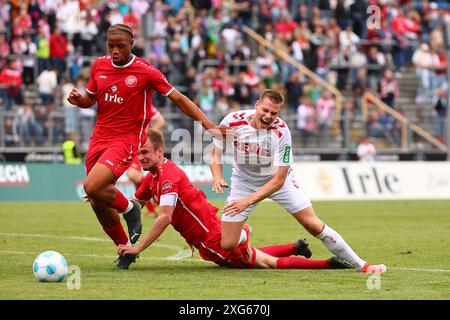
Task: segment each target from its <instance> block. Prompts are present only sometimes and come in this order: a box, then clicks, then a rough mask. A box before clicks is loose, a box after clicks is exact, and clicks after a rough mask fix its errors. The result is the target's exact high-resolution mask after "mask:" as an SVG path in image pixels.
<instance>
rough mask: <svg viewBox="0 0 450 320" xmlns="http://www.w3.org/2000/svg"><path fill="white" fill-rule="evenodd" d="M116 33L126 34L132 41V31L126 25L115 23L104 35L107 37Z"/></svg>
mask: <svg viewBox="0 0 450 320" xmlns="http://www.w3.org/2000/svg"><path fill="white" fill-rule="evenodd" d="M116 32H124V33H126V34H128V35H129V36H130V37H131V39H133V29H131V27H130V26H127V25H126V24H122V23H116V24H114V25H112V26H110V27H109V28H108V30H106V35H107V36H108V34H110V33H116Z"/></svg>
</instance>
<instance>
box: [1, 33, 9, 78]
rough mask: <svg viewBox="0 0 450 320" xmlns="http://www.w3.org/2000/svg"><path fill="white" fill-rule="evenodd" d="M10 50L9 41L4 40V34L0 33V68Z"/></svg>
mask: <svg viewBox="0 0 450 320" xmlns="http://www.w3.org/2000/svg"><path fill="white" fill-rule="evenodd" d="M10 52H11V49H10V48H9V43H8V41H7V40H6V38H5V35H4V34H2V33H0V69H3V66H4V64H5V62H6V59H7V58H8V57H9V54H10Z"/></svg>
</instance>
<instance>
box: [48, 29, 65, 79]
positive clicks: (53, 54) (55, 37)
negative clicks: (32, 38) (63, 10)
mask: <svg viewBox="0 0 450 320" xmlns="http://www.w3.org/2000/svg"><path fill="white" fill-rule="evenodd" d="M68 53H69V51H68V47H67V39H66V37H65V36H64V35H63V34H62V31H61V29H60V28H58V27H56V28H55V32H54V33H53V34H52V35H51V37H50V59H51V63H52V64H53V65H54V66H55V67H56V70H57V74H58V81H59V80H60V77H61V75H62V74H63V73H64V71H65V70H66V58H67V55H68Z"/></svg>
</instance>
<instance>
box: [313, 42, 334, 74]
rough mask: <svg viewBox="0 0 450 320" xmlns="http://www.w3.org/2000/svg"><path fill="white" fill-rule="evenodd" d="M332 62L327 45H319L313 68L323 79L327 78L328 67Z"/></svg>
mask: <svg viewBox="0 0 450 320" xmlns="http://www.w3.org/2000/svg"><path fill="white" fill-rule="evenodd" d="M329 64H330V51H329V50H328V48H327V47H325V46H318V47H317V49H316V52H315V55H314V62H313V63H312V67H313V68H312V70H314V72H315V73H316V74H317V75H318V76H319V77H321V78H322V79H324V80H325V79H326V78H327V73H328V67H329Z"/></svg>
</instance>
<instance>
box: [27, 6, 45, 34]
mask: <svg viewBox="0 0 450 320" xmlns="http://www.w3.org/2000/svg"><path fill="white" fill-rule="evenodd" d="M28 14H29V15H30V17H31V26H32V28H33V29H36V28H37V26H38V22H39V20H40V19H41V17H42V14H43V12H42V10H41V7H40V5H39V2H38V1H37V0H30V2H29V3H28Z"/></svg>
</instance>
